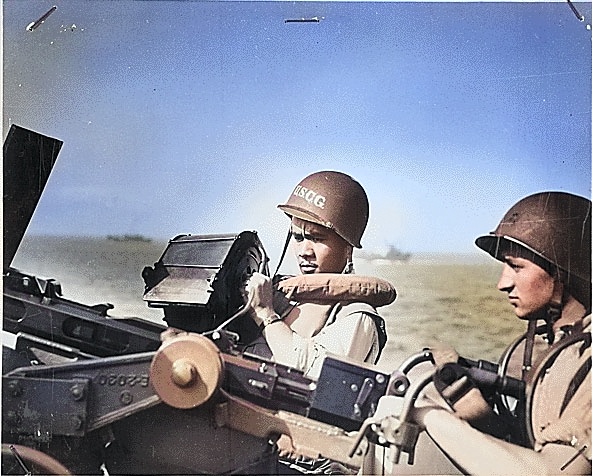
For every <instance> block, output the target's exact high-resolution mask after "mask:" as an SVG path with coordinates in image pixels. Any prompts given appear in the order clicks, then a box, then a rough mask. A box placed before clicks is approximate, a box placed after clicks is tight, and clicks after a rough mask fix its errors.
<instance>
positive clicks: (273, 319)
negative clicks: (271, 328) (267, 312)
mask: <svg viewBox="0 0 592 476" xmlns="http://www.w3.org/2000/svg"><path fill="white" fill-rule="evenodd" d="M281 320H282V319H281V318H280V316H278V315H277V314H272V315H271V316H267V317H264V318H263V319H261V325H260V327H261V328H262V329H263V328H265V327H267V326H268V325H269V324H273V323H274V322H278V321H281Z"/></svg>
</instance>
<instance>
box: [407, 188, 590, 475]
mask: <svg viewBox="0 0 592 476" xmlns="http://www.w3.org/2000/svg"><path fill="white" fill-rule="evenodd" d="M591 205H592V203H591V202H590V200H588V199H585V198H583V197H579V196H576V195H572V194H568V193H563V192H543V193H537V194H534V195H531V196H529V197H526V198H524V199H522V200H520V201H519V202H518V203H517V204H515V205H514V206H513V207H512V208H511V209H510V210H509V211H508V212H507V213H506V215H505V216H504V218H503V219H502V221H501V222H500V224H499V226H498V227H497V229H496V230H495V231H494V232H492V233H490V234H489V235H486V236H482V237H479V238H477V240H476V245H477V246H478V247H479V248H481V249H483V250H485V251H486V252H488V253H489V254H491V255H492V256H493V257H494V258H496V259H498V260H500V261H502V262H503V263H504V265H503V271H502V273H501V277H500V279H499V282H498V285H497V287H498V289H499V290H500V291H503V292H506V293H507V294H508V299H509V301H510V304H511V305H512V306H513V308H514V313H515V314H516V316H517V317H518V318H520V319H524V320H526V321H528V331H527V333H526V334H525V337H524V338H523V339H521V340H520V339H519V340H518V341H516V343H515V345H512V346H511V347H510V348H509V350H508V351H506V354H505V356H504V358H503V360H502V363H500V367H502V364H503V366H504V367H507V368H510V367H511V364H508V363H509V362H512V361H516V360H518V361H519V362H520V363H521V364H522V376H521V378H522V379H523V380H524V381H525V383H526V392H525V393H526V395H525V398H524V399H521V400H520V401H518V402H517V405H516V408H515V409H514V410H513V411H514V412H515V413H516V414H515V415H512V416H515V417H516V418H515V419H514V423H513V425H514V426H517V427H518V428H517V429H518V430H521V431H518V432H512V433H513V436H511V437H507V438H506V439H510V440H511V441H504V440H503V439H500V438H497V437H493V436H491V435H490V434H486V433H488V432H489V431H488V428H487V427H485V430H483V426H479V425H476V424H474V423H475V422H467V421H464V420H463V419H462V417H459V414H460V413H459V412H456V413H455V412H450V411H449V409H444V408H443V407H442V406H439V405H434V404H431V403H429V404H426V405H425V406H420V407H419V408H417V409H416V414H415V419H416V421H417V422H418V423H419V424H421V425H423V426H424V427H425V428H426V430H427V432H428V433H429V435H430V436H431V437H432V438H433V439H434V440H435V441H436V443H437V444H438V445H439V446H440V448H441V449H442V450H443V451H444V452H445V453H446V454H447V455H448V456H449V457H450V458H451V459H452V460H453V461H454V462H455V463H456V464H457V465H459V466H460V467H461V468H462V470H463V471H465V472H467V473H471V474H472V473H477V474H479V473H481V474H590V470H591V464H590V460H591V459H592V447H591V433H592V429H591V426H592V380H591V378H592V375H591V365H592V357H591V352H590V340H591V339H590V336H591V334H590V288H591V285H590V266H591V261H590V240H591V238H590V221H591V216H590V213H591ZM537 323H542V324H543V325H542V326H540V327H538V328H537ZM516 357H517V358H516ZM506 364H508V365H506ZM517 377H519V378H520V375H517ZM424 403H425V400H424ZM506 413H507V412H506ZM477 426H479V428H481V429H482V430H483V431H479V430H477V429H476V427H477Z"/></svg>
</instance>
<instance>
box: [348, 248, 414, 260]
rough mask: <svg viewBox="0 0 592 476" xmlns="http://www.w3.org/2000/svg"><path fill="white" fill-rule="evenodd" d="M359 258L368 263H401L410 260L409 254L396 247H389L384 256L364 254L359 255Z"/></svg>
mask: <svg viewBox="0 0 592 476" xmlns="http://www.w3.org/2000/svg"><path fill="white" fill-rule="evenodd" d="M359 256H360V258H363V259H367V260H370V261H378V260H380V261H391V262H392V261H402V262H407V261H409V259H410V258H411V253H405V252H403V251H401V250H400V249H398V248H397V247H396V246H394V245H389V247H388V251H387V252H386V253H384V254H378V253H368V254H364V253H360V255H359Z"/></svg>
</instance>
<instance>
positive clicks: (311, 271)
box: [300, 268, 319, 274]
mask: <svg viewBox="0 0 592 476" xmlns="http://www.w3.org/2000/svg"><path fill="white" fill-rule="evenodd" d="M318 269H319V268H300V272H301V273H302V274H315V273H318V272H319V271H318Z"/></svg>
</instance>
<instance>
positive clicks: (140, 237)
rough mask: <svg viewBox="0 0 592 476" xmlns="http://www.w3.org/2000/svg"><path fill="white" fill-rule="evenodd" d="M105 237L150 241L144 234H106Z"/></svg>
mask: <svg viewBox="0 0 592 476" xmlns="http://www.w3.org/2000/svg"><path fill="white" fill-rule="evenodd" d="M107 239H108V240H111V241H142V242H145V243H150V242H151V241H152V239H151V238H147V237H145V236H144V235H107Z"/></svg>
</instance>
